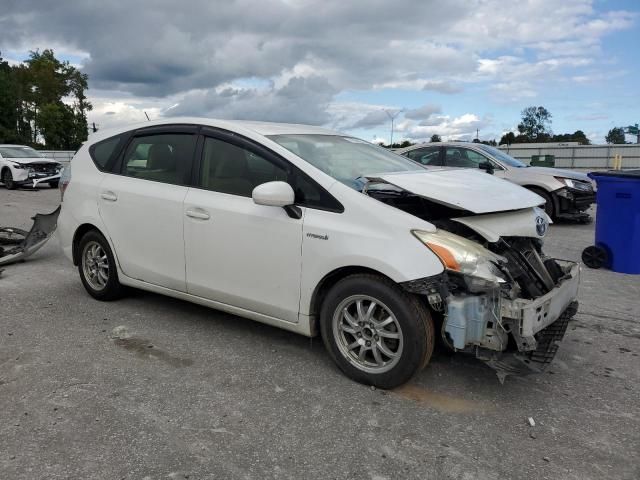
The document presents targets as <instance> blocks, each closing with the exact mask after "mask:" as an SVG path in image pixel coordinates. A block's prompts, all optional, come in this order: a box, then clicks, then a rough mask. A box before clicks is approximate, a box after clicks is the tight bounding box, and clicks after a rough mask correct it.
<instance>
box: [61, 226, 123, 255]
mask: <svg viewBox="0 0 640 480" xmlns="http://www.w3.org/2000/svg"><path fill="white" fill-rule="evenodd" d="M92 230H95V231H96V232H98V233H99V234H100V235H102V236H103V237H105V238H107V236H106V235H105V234H104V232H102V231H101V230H100V229H99V228H98V227H96V226H95V225H94V224H92V223H83V224H82V225H80V226H79V227H78V228H76V231H75V233H74V234H73V241H72V243H71V245H72V247H71V256H72V258H73V264H74V265H78V263H79V261H80V258H79V255H80V252H79V248H78V247H79V246H80V240H81V239H82V237H83V236H84V235H85V234H86V233H87V232H90V231H92ZM108 241H109V240H108V239H107V242H108ZM112 250H113V249H112ZM114 256H115V253H114Z"/></svg>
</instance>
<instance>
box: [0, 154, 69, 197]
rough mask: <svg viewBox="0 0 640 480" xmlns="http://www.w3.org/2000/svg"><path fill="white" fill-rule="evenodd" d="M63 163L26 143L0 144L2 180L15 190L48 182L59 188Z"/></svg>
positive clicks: (0, 174)
mask: <svg viewBox="0 0 640 480" xmlns="http://www.w3.org/2000/svg"><path fill="white" fill-rule="evenodd" d="M60 170H62V164H61V163H60V162H56V161H55V160H50V159H48V158H44V157H43V156H41V155H40V154H39V153H38V151H37V150H34V149H33V148H31V147H27V146H26V145H0V181H1V182H2V183H3V184H4V186H5V187H6V188H7V189H9V190H13V189H14V188H17V187H19V186H29V187H35V186H37V185H38V184H40V183H48V184H49V185H50V186H51V187H52V188H58V181H59V180H60Z"/></svg>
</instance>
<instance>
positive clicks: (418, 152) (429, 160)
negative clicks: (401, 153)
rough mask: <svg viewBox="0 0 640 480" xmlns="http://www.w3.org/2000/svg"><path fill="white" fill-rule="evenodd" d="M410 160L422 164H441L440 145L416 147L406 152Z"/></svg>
mask: <svg viewBox="0 0 640 480" xmlns="http://www.w3.org/2000/svg"><path fill="white" fill-rule="evenodd" d="M406 155H407V157H409V158H410V159H411V160H413V161H415V162H418V163H421V164H422V165H430V166H441V165H442V160H441V158H440V147H425V148H416V149H415V150H411V151H410V152H407V153H406Z"/></svg>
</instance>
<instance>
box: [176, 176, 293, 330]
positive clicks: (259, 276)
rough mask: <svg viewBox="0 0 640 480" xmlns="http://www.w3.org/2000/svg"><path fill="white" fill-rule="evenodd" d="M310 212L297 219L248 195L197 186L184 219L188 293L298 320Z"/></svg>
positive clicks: (187, 198)
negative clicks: (305, 227) (306, 222)
mask: <svg viewBox="0 0 640 480" xmlns="http://www.w3.org/2000/svg"><path fill="white" fill-rule="evenodd" d="M304 210H305V209H304V208H303V209H302V211H303V212H302V213H303V217H302V218H301V219H294V218H290V217H289V216H288V215H287V213H286V212H285V211H284V209H282V208H278V207H268V206H263V205H256V204H255V203H254V202H253V200H252V199H251V198H248V197H240V196H236V195H228V194H226V193H219V192H213V191H208V190H200V189H198V188H191V189H190V190H189V193H188V194H187V197H186V198H185V201H184V215H183V217H184V246H185V259H186V277H187V291H188V293H189V294H191V295H196V296H199V297H202V298H206V299H209V300H214V301H217V302H220V303H224V304H227V305H234V306H237V307H239V308H242V309H245V310H251V311H255V312H261V313H262V314H265V315H269V316H272V317H277V318H281V319H283V320H286V321H289V322H297V321H298V304H299V301H300V271H301V269H302V225H303V222H304ZM190 212H191V213H190ZM205 212H206V213H205ZM193 213H200V214H204V215H201V216H202V217H205V216H209V218H198V217H194V216H190V215H192V214H193Z"/></svg>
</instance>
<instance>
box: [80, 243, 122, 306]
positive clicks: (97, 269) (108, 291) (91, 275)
mask: <svg viewBox="0 0 640 480" xmlns="http://www.w3.org/2000/svg"><path fill="white" fill-rule="evenodd" d="M78 248H79V261H78V272H79V273H80V280H82V284H83V285H84V288H85V289H86V290H87V292H88V293H89V295H91V296H92V297H93V298H95V299H97V300H102V301H110V300H116V299H118V298H120V297H122V296H123V294H124V287H123V286H122V285H121V284H120V281H119V280H118V270H117V268H116V261H115V258H114V256H113V253H112V252H111V248H110V247H109V242H107V240H106V238H104V236H103V235H102V234H101V233H100V232H98V231H96V230H91V231H89V232H87V233H85V234H84V236H83V237H82V239H80V243H79V246H78Z"/></svg>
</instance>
